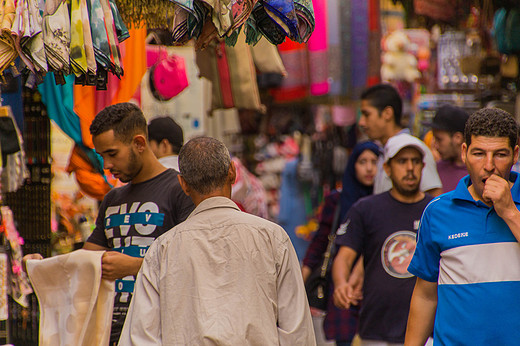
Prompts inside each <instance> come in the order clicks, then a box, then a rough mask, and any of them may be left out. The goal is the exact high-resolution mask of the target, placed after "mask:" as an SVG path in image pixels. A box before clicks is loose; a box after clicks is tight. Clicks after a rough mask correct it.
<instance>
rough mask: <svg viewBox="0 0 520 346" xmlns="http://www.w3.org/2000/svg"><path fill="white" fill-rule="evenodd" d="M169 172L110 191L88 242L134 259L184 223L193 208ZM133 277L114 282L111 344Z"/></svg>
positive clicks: (122, 321) (172, 171)
mask: <svg viewBox="0 0 520 346" xmlns="http://www.w3.org/2000/svg"><path fill="white" fill-rule="evenodd" d="M177 175H178V173H177V172H176V171H175V170H173V169H168V170H166V171H165V172H163V173H161V174H159V175H157V176H156V177H154V178H152V179H150V180H147V181H144V182H142V183H138V184H132V183H130V184H127V185H125V186H122V187H120V188H116V189H113V190H111V191H109V192H108V193H107V194H106V196H105V198H104V199H103V202H102V203H101V206H100V208H99V213H98V217H97V220H96V228H95V229H94V231H93V232H92V234H91V235H90V237H89V238H88V240H87V241H88V242H90V243H94V244H97V245H100V246H104V247H107V248H109V249H112V250H115V251H119V252H122V253H125V254H127V255H130V256H134V257H144V255H145V253H146V250H148V247H149V246H150V245H151V244H152V242H153V241H154V240H155V239H156V238H157V237H159V236H160V235H161V234H163V233H165V232H166V231H168V230H170V229H171V228H172V227H174V226H175V225H177V224H179V223H181V222H182V221H184V220H185V219H186V218H187V217H188V215H189V214H190V213H191V212H192V211H193V209H194V208H195V206H194V205H193V202H192V201H191V199H190V198H189V197H188V196H186V194H185V193H184V191H182V188H181V186H180V184H179V181H178V179H177ZM134 282H135V277H134V276H130V277H125V278H123V279H121V280H116V292H117V293H116V298H115V302H114V313H113V321H112V332H111V339H110V341H111V344H112V342H116V341H117V340H118V339H119V334H120V333H121V329H122V327H123V323H124V320H125V317H126V312H127V310H128V306H129V305H130V300H131V298H132V292H133V291H134Z"/></svg>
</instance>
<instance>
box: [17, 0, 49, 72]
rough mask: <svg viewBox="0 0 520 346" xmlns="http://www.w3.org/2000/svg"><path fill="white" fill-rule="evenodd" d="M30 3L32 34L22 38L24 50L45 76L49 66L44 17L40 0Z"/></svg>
mask: <svg viewBox="0 0 520 346" xmlns="http://www.w3.org/2000/svg"><path fill="white" fill-rule="evenodd" d="M28 5H29V7H28V9H29V23H30V36H27V37H25V38H24V39H23V40H22V51H23V52H24V54H25V55H27V57H29V59H31V61H32V64H33V66H34V69H35V70H36V73H38V74H40V75H42V76H43V75H44V74H45V73H46V72H47V70H48V66H47V56H46V54H45V46H44V43H43V27H42V17H41V15H40V10H39V8H38V0H28ZM26 34H27V33H26Z"/></svg>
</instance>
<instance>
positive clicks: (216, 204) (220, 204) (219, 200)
mask: <svg viewBox="0 0 520 346" xmlns="http://www.w3.org/2000/svg"><path fill="white" fill-rule="evenodd" d="M214 208H232V209H236V210H238V211H240V208H239V207H238V206H237V205H236V203H235V202H233V201H232V200H230V199H229V198H227V197H222V196H216V197H210V198H207V199H205V200H203V201H202V202H200V203H199V205H198V206H197V207H196V208H195V209H194V210H193V211H192V212H191V214H190V216H192V215H197V214H199V213H202V212H204V211H206V210H209V209H214Z"/></svg>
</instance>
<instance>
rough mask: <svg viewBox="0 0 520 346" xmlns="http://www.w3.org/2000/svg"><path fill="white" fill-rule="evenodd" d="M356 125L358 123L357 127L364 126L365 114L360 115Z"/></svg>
mask: <svg viewBox="0 0 520 346" xmlns="http://www.w3.org/2000/svg"><path fill="white" fill-rule="evenodd" d="M358 125H359V127H365V126H366V120H365V116H364V115H362V116H361V118H359V122H358Z"/></svg>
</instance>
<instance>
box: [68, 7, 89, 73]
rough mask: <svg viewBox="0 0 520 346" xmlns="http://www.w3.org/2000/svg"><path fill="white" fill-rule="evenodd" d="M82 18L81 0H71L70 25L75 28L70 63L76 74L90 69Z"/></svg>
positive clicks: (71, 42)
mask: <svg viewBox="0 0 520 346" xmlns="http://www.w3.org/2000/svg"><path fill="white" fill-rule="evenodd" d="M82 20H83V16H82V14H81V2H80V0H71V1H70V26H71V27H73V28H75V30H72V32H71V34H70V65H71V67H72V72H74V74H75V75H76V76H79V75H82V74H86V73H87V70H88V66H87V53H86V51H85V35H84V34H83V24H82Z"/></svg>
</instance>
